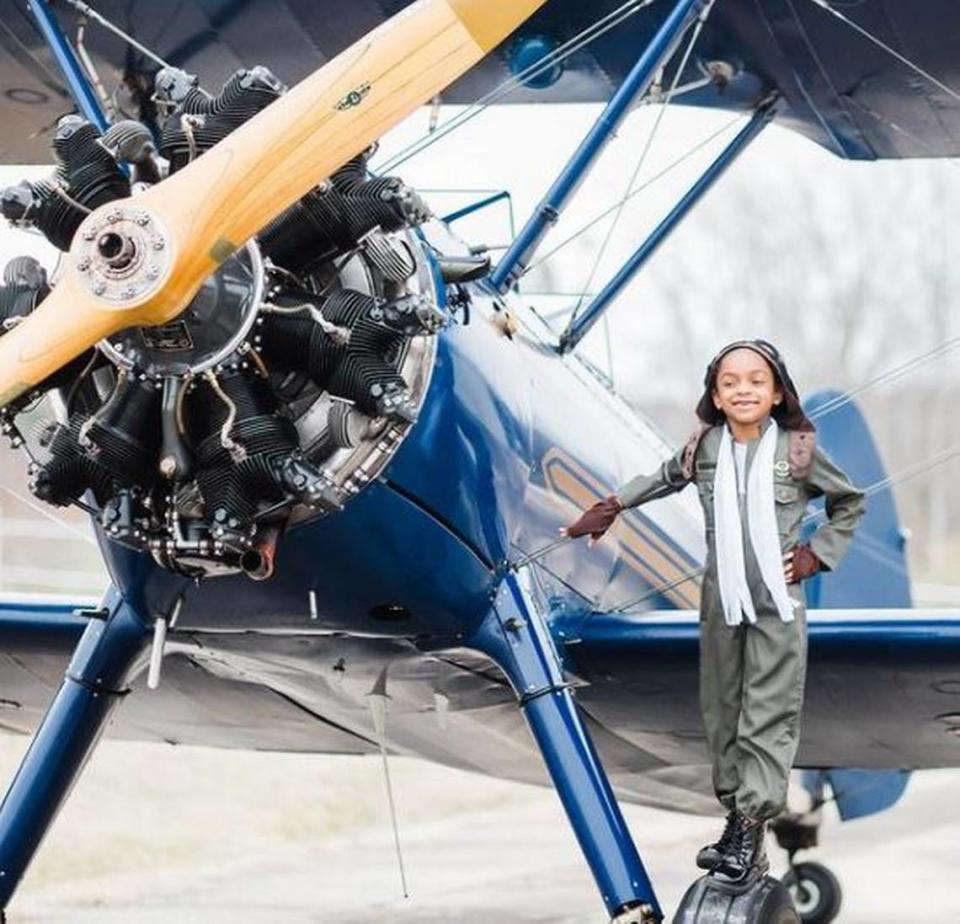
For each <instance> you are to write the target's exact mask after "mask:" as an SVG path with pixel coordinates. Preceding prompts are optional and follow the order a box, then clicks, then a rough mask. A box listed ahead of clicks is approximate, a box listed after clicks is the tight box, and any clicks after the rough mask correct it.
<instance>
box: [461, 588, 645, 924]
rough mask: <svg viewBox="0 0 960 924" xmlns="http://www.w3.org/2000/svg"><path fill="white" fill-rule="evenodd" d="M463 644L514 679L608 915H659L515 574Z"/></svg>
mask: <svg viewBox="0 0 960 924" xmlns="http://www.w3.org/2000/svg"><path fill="white" fill-rule="evenodd" d="M465 644H466V645H468V646H470V647H474V648H477V649H478V650H480V651H482V652H484V653H485V654H487V655H489V656H490V657H491V658H492V659H493V660H494V661H495V662H496V663H497V664H498V665H499V666H500V668H501V669H502V670H503V671H504V673H505V674H506V675H507V677H508V678H509V680H510V682H511V684H512V685H513V688H514V692H515V693H516V695H517V698H518V699H519V702H520V705H521V707H522V709H523V712H524V715H525V716H526V719H527V722H528V723H529V726H530V730H531V731H532V733H533V736H534V738H535V739H536V742H537V745H538V747H539V748H540V752H541V754H542V755H543V759H544V761H545V763H546V765H547V770H548V771H549V773H550V776H551V779H552V780H553V784H554V787H555V788H556V791H557V794H558V795H559V797H560V801H561V802H562V803H563V807H564V809H565V810H566V812H567V816H568V817H569V819H570V823H571V825H572V826H573V829H574V832H575V833H576V836H577V840H578V841H579V842H580V847H581V849H582V850H583V853H584V856H585V857H586V859H587V862H588V863H589V865H590V869H591V871H592V872H593V875H594V878H595V879H596V881H597V885H598V887H599V889H600V893H601V895H602V896H603V901H604V904H605V905H606V907H607V910H608V911H609V912H610V914H611V916H613V915H616V914H617V913H618V912H619V911H621V910H623V909H624V908H625V907H629V906H632V905H634V904H638V903H645V904H648V905H649V906H650V907H651V908H652V909H654V911H655V913H656V915H657V916H658V917H657V920H659V919H660V917H661V916H662V914H661V912H660V908H659V905H658V904H657V899H656V896H655V894H654V891H653V886H652V884H651V882H650V879H649V877H648V876H647V873H646V870H645V869H644V867H643V863H642V861H641V859H640V856H639V854H638V853H637V849H636V847H635V846H634V843H633V839H632V838H631V836H630V831H629V829H628V828H627V824H626V822H625V821H624V818H623V815H622V813H621V812H620V807H619V806H618V805H617V800H616V796H615V795H614V793H613V790H612V789H611V787H610V783H609V781H608V779H607V775H606V773H605V772H604V769H603V764H602V763H601V761H600V757H599V755H598V754H597V752H596V750H595V749H594V747H593V744H592V742H591V740H590V736H589V734H588V733H587V731H586V729H585V727H584V725H583V722H582V720H581V718H580V715H579V713H578V711H577V707H576V703H575V702H574V699H573V695H572V693H571V691H570V690H569V689H568V688H567V686H566V685H565V683H564V679H563V672H562V670H561V666H560V658H559V655H558V654H557V651H556V649H555V647H554V643H553V639H552V637H551V635H550V631H549V629H548V627H547V625H546V624H545V622H544V621H543V619H542V617H541V615H540V613H539V612H538V611H537V607H536V605H535V604H534V603H533V602H532V601H531V600H530V599H529V594H528V592H527V591H525V589H524V587H523V586H522V583H521V580H520V578H519V577H518V576H516V575H513V574H508V575H507V576H506V577H504V579H503V582H502V584H501V585H500V587H499V588H498V590H497V593H496V596H495V598H494V601H493V607H492V608H491V610H490V611H489V613H488V614H487V616H486V617H485V618H484V620H483V622H482V623H481V624H480V626H479V627H478V628H477V629H476V631H475V632H474V633H473V634H472V635H470V636H469V637H468V638H467V639H466V640H465Z"/></svg>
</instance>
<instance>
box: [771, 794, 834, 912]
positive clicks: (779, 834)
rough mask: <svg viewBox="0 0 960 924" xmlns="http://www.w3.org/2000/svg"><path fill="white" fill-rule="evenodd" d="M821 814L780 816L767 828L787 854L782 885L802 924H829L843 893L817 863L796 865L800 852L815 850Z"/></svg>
mask: <svg viewBox="0 0 960 924" xmlns="http://www.w3.org/2000/svg"><path fill="white" fill-rule="evenodd" d="M820 820H821V811H820V806H819V805H817V806H816V807H815V808H814V809H813V810H812V811H810V812H805V813H797V814H794V813H791V814H787V815H781V816H780V817H779V818H777V819H776V820H775V821H774V822H773V823H772V824H771V826H770V827H771V830H772V831H773V833H774V834H775V835H776V838H777V843H778V844H779V845H780V846H781V847H782V848H783V849H784V850H785V851H786V852H787V862H788V863H789V864H790V870H789V871H788V872H787V874H786V875H785V876H784V877H783V884H784V885H785V886H786V887H787V889H788V890H789V892H790V896H791V898H792V899H793V903H794V905H796V908H797V912H798V913H799V915H800V920H801V921H802V922H803V924H830V922H831V921H833V920H835V919H836V917H837V915H838V914H839V913H840V905H841V903H842V901H843V892H842V889H841V888H840V880H839V879H837V877H836V876H835V875H834V874H833V873H832V872H831V871H830V870H829V869H827V867H826V866H823V865H822V864H820V863H812V862H807V863H796V862H795V861H794V857H795V856H796V854H797V853H798V852H799V851H801V850H809V849H810V848H811V847H816V846H817V832H818V830H819V827H820Z"/></svg>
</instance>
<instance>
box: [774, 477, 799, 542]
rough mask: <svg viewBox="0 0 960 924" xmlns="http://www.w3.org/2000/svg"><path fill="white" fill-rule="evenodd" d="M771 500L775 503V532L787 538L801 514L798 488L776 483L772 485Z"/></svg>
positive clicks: (788, 483)
mask: <svg viewBox="0 0 960 924" xmlns="http://www.w3.org/2000/svg"><path fill="white" fill-rule="evenodd" d="M773 499H774V501H775V502H776V504H775V506H776V514H777V530H778V532H779V533H780V535H781V536H789V535H790V533H791V531H792V530H793V527H794V526H795V525H796V523H797V521H798V520H799V519H800V517H801V516H802V513H803V511H802V509H801V506H800V503H801V497H800V487H799V485H797V484H793V483H790V482H785V481H776V482H774V485H773Z"/></svg>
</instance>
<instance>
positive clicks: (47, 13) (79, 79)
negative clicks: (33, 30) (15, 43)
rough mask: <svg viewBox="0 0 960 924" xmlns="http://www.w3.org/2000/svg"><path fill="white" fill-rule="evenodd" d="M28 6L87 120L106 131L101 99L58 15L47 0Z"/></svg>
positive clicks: (30, 0)
mask: <svg viewBox="0 0 960 924" xmlns="http://www.w3.org/2000/svg"><path fill="white" fill-rule="evenodd" d="M29 6H30V12H31V13H33V18H34V19H35V20H36V22H37V26H38V28H39V29H40V33H41V34H42V35H43V37H44V39H45V41H46V43H47V44H48V45H49V46H50V50H51V51H52V52H53V56H54V58H56V61H57V66H58V67H59V68H60V70H61V72H62V73H63V76H64V79H65V80H66V81H67V89H68V90H69V91H70V95H71V96H72V97H73V100H74V102H75V103H76V104H77V108H78V109H79V110H80V113H81V114H82V115H83V117H84V118H85V119H87V121H89V122H92V123H93V124H94V125H96V126H97V128H99V129H100V131H101V132H105V131H106V130H107V128H108V127H109V126H110V121H109V119H107V116H106V113H104V111H103V109H102V107H101V106H100V100H98V99H97V95H96V93H94V90H93V87H92V86H91V84H90V80H89V79H88V78H87V75H86V72H85V71H84V69H83V66H82V65H81V64H80V60H79V58H78V57H77V53H76V52H75V51H74V50H73V46H72V45H71V44H70V42H69V41H67V37H66V36H65V35H64V34H63V30H62V29H61V28H60V24H59V23H58V22H57V18H56V16H54V14H53V11H52V10H51V9H50V5H49V4H48V3H47V0H29Z"/></svg>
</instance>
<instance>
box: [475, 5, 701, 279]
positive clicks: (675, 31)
mask: <svg viewBox="0 0 960 924" xmlns="http://www.w3.org/2000/svg"><path fill="white" fill-rule="evenodd" d="M702 7H703V2H702V0H678V2H677V3H676V4H675V5H674V7H673V10H672V11H671V13H670V15H669V16H668V17H667V19H666V22H664V24H663V25H662V26H661V27H660V29H659V31H658V32H657V34H656V35H655V36H654V37H653V38H652V39H651V40H650V42H649V44H647V45H643V46H641V47H642V48H643V53H642V54H641V55H640V58H639V59H638V60H637V63H636V64H635V65H634V67H633V69H632V70H631V71H630V73H629V74H628V75H627V77H626V79H625V80H624V81H623V83H622V84H621V85H620V88H619V89H618V90H617V92H616V93H615V94H614V95H613V97H612V98H611V100H610V102H609V103H608V104H607V106H606V108H605V109H604V110H603V112H602V113H601V115H600V117H599V118H598V119H597V121H596V122H595V123H594V125H593V128H592V129H591V130H590V132H589V133H588V134H587V136H586V137H585V138H584V139H583V141H582V142H581V144H580V146H579V147H578V148H577V150H576V152H575V153H574V155H573V157H572V158H571V159H570V161H569V162H568V163H567V165H566V166H565V167H564V169H563V171H562V172H561V174H560V176H559V177H557V179H556V181H555V182H554V184H553V185H552V186H551V187H550V189H549V191H548V192H547V194H546V196H544V198H543V201H542V202H541V203H540V205H539V206H538V207H537V210H536V211H535V212H534V214H533V215H532V216H531V217H530V220H529V221H528V222H527V224H526V225H525V226H524V228H523V229H522V230H521V231H520V234H519V235H518V236H517V239H516V240H515V241H514V242H513V243H512V244H511V245H510V248H509V249H508V250H507V252H506V253H505V254H504V256H503V259H502V260H501V261H500V263H499V264H498V265H497V268H496V269H495V270H494V271H493V273H492V274H491V276H490V281H491V282H492V284H493V286H494V287H495V288H496V289H498V290H499V291H500V292H505V291H506V290H507V289H509V288H510V287H511V286H513V285H514V283H515V282H516V281H517V280H518V279H519V278H520V277H521V276H522V275H523V272H524V270H525V269H526V267H527V265H528V264H529V262H530V260H531V258H532V257H533V255H534V253H536V250H537V247H539V245H540V242H541V241H542V240H543V238H544V237H545V236H546V234H547V232H548V231H549V230H550V227H551V226H552V225H554V224H556V222H557V220H558V218H559V217H560V213H561V212H562V211H563V208H564V206H565V205H566V204H567V202H568V201H569V200H570V197H571V196H572V195H573V194H574V193H575V192H576V191H577V189H578V187H579V186H580V183H581V182H582V181H583V178H584V177H585V176H586V175H587V173H588V171H589V170H590V167H591V166H592V165H593V163H594V162H595V161H596V159H597V157H598V156H599V154H600V152H601V151H602V150H603V147H604V145H605V144H606V143H607V141H608V140H609V139H610V136H611V135H612V134H613V133H614V132H615V131H616V130H617V126H619V125H620V123H621V122H622V121H623V118H624V116H626V114H627V112H628V110H629V109H630V106H631V105H632V104H633V102H634V101H635V100H636V99H638V98H639V97H641V96H642V95H643V94H644V93H646V91H647V89H648V88H649V86H650V84H651V83H652V82H653V79H654V77H655V76H656V73H657V71H658V70H659V69H660V67H661V66H662V65H663V63H664V62H665V61H667V60H669V58H670V56H671V55H672V54H673V52H674V50H675V49H676V47H677V44H678V43H679V42H680V40H681V38H682V37H683V33H684V32H685V31H686V29H687V27H688V26H689V25H690V24H691V23H692V22H693V21H694V20H695V19H696V18H697V16H698V15H699V13H700V11H701V9H702Z"/></svg>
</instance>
